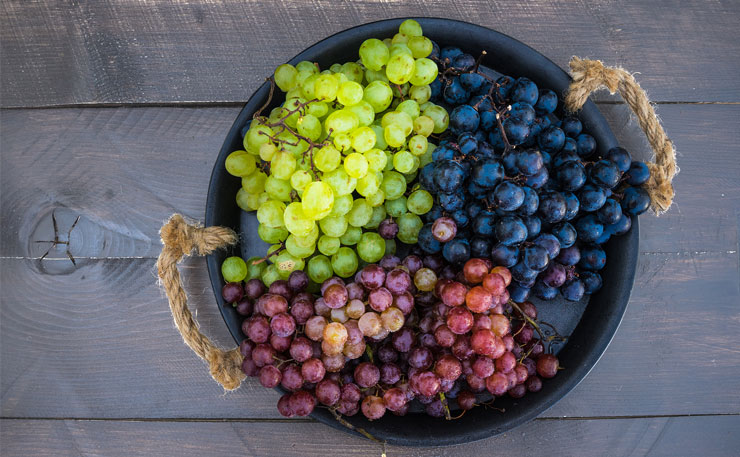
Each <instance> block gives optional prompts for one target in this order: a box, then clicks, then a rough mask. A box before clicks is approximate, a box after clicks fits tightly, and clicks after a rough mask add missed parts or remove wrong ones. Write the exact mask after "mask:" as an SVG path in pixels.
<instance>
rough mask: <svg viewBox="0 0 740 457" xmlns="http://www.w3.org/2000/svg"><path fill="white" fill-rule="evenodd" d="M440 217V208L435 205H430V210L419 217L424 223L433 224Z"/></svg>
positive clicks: (441, 214)
mask: <svg viewBox="0 0 740 457" xmlns="http://www.w3.org/2000/svg"><path fill="white" fill-rule="evenodd" d="M442 216H444V214H443V213H442V207H441V206H439V205H438V204H436V203H435V204H434V205H432V209H430V210H429V211H428V212H427V213H426V214H424V215H423V216H421V218H422V219H424V222H434V221H436V220H437V219H439V218H440V217H442Z"/></svg>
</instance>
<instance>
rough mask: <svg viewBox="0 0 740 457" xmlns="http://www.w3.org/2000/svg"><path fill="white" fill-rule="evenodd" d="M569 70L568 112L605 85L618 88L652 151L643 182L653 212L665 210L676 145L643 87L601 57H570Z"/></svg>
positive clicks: (612, 90)
mask: <svg viewBox="0 0 740 457" xmlns="http://www.w3.org/2000/svg"><path fill="white" fill-rule="evenodd" d="M570 73H571V76H572V77H573V82H571V83H570V87H569V88H568V91H567V93H566V95H565V108H566V109H567V110H568V111H571V112H575V111H578V110H579V109H581V108H582V107H583V105H584V103H586V100H587V99H588V96H589V95H590V94H591V93H592V92H595V91H597V90H599V89H601V88H602V87H606V88H607V89H608V90H609V92H610V93H611V94H612V95H613V94H614V93H616V92H617V91H619V93H620V95H621V96H622V98H623V99H624V101H625V102H626V103H627V105H628V106H629V107H630V109H631V110H632V112H633V113H634V114H635V116H636V117H637V121H638V123H639V124H640V128H641V129H642V130H643V132H645V135H646V136H647V139H648V142H649V143H650V146H651V147H652V149H653V153H654V154H655V158H654V160H653V162H652V163H650V162H648V163H647V166H648V168H650V179H649V180H648V182H647V183H645V190H646V191H647V192H648V194H649V195H650V208H651V209H652V210H653V212H654V213H655V214H656V215H660V214H662V213H664V212H666V211H667V210H668V208H670V207H671V204H672V203H673V196H674V195H675V192H674V190H673V184H672V181H673V178H674V177H675V176H676V174H677V173H678V171H679V170H678V165H676V148H675V147H674V146H673V142H672V141H671V140H669V139H668V136H667V135H666V133H665V130H664V129H663V126H662V125H661V123H660V120H659V119H658V116H657V115H656V114H655V109H654V108H653V106H652V105H651V104H650V100H649V99H648V96H647V94H646V93H645V90H644V89H642V88H641V87H640V85H639V84H638V83H637V81H636V80H635V78H634V77H633V76H632V74H631V73H629V72H628V71H626V70H625V69H624V68H620V67H607V66H605V65H604V64H603V63H602V62H601V61H600V60H589V59H581V58H580V57H575V56H574V57H573V58H572V59H571V60H570Z"/></svg>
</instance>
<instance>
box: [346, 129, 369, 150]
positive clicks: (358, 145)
mask: <svg viewBox="0 0 740 457" xmlns="http://www.w3.org/2000/svg"><path fill="white" fill-rule="evenodd" d="M350 138H352V148H353V149H354V150H355V151H357V152H365V151H369V150H370V149H372V148H373V147H374V146H375V131H373V129H371V128H370V127H360V128H357V129H355V130H353V131H352V133H351V134H350Z"/></svg>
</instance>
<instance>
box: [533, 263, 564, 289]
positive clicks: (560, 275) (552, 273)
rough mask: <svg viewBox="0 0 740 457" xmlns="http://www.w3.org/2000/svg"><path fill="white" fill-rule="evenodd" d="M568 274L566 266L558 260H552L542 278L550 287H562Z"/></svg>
mask: <svg viewBox="0 0 740 457" xmlns="http://www.w3.org/2000/svg"><path fill="white" fill-rule="evenodd" d="M567 278H568V275H567V273H566V271H565V267H564V266H563V265H561V264H559V263H557V262H554V261H553V262H550V263H549V264H548V265H547V268H545V271H543V272H542V274H541V275H540V279H542V282H544V283H545V284H546V285H548V286H550V287H560V286H562V285H563V283H564V282H565V280H566V279H567Z"/></svg>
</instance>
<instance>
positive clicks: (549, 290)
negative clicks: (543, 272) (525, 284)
mask: <svg viewBox="0 0 740 457" xmlns="http://www.w3.org/2000/svg"><path fill="white" fill-rule="evenodd" d="M532 293H533V294H534V295H535V297H537V298H539V299H540V300H552V299H553V298H555V297H557V296H558V289H557V288H555V287H550V286H548V285H547V284H545V283H544V281H542V280H539V279H538V280H537V281H536V282H535V283H534V286H532Z"/></svg>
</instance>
